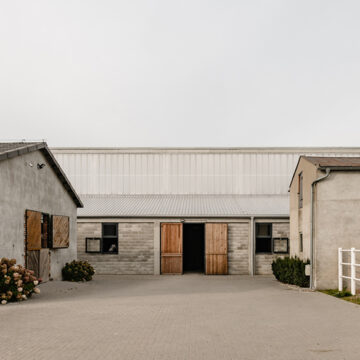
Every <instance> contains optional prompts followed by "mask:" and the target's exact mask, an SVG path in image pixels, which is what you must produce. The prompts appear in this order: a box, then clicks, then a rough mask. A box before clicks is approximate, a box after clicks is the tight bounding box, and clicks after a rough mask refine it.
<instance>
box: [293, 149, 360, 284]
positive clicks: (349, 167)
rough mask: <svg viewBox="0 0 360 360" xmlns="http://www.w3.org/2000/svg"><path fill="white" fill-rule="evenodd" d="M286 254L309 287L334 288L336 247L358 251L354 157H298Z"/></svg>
mask: <svg viewBox="0 0 360 360" xmlns="http://www.w3.org/2000/svg"><path fill="white" fill-rule="evenodd" d="M290 239H291V240H290V254H291V255H297V256H298V257H300V258H302V259H304V260H307V259H309V260H312V261H311V262H312V264H313V266H312V267H311V268H312V271H311V273H312V274H311V282H312V286H313V287H315V288H318V289H328V288H336V287H337V276H338V263H337V261H338V248H339V247H342V248H347V249H349V248H351V247H356V248H360V157H319V156H316V157H314V156H302V157H301V158H300V159H299V162H298V164H297V166H296V169H295V171H294V174H293V177H292V181H291V185H290Z"/></svg>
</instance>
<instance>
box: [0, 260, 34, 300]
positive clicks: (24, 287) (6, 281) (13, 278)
mask: <svg viewBox="0 0 360 360" xmlns="http://www.w3.org/2000/svg"><path fill="white" fill-rule="evenodd" d="M0 271H1V272H0V302H1V304H3V305H4V304H6V303H7V302H14V301H23V300H26V299H28V298H29V297H31V295H32V294H33V293H36V294H39V293H40V290H39V289H38V288H37V287H36V285H38V284H39V282H40V280H39V279H37V278H36V277H35V276H34V271H32V270H28V269H26V268H25V267H23V266H21V265H16V260H15V259H7V258H2V259H1V260H0Z"/></svg>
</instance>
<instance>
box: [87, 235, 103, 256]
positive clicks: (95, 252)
mask: <svg viewBox="0 0 360 360" xmlns="http://www.w3.org/2000/svg"><path fill="white" fill-rule="evenodd" d="M88 240H99V241H100V250H99V251H91V250H88ZM101 247H102V239H101V238H100V237H87V238H85V252H86V253H88V254H101Z"/></svg>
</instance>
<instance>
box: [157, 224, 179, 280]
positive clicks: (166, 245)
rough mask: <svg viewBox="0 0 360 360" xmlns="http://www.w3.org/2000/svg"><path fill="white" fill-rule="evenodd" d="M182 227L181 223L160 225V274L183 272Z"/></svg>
mask: <svg viewBox="0 0 360 360" xmlns="http://www.w3.org/2000/svg"><path fill="white" fill-rule="evenodd" d="M182 255H183V226H182V224H181V223H163V224H161V273H162V274H182V272H183V257H182Z"/></svg>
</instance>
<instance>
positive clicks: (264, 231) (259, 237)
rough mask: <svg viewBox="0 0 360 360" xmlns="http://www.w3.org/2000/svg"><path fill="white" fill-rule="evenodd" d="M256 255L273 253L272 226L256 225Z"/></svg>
mask: <svg viewBox="0 0 360 360" xmlns="http://www.w3.org/2000/svg"><path fill="white" fill-rule="evenodd" d="M256 253H272V224H256Z"/></svg>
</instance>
